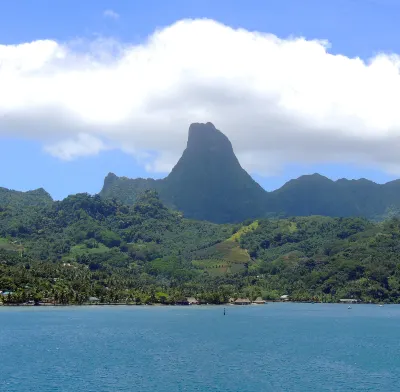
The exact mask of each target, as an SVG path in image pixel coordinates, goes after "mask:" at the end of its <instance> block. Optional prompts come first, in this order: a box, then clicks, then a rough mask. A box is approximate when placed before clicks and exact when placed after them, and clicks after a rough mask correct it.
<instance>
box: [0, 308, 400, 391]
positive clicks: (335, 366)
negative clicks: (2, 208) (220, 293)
mask: <svg viewBox="0 0 400 392" xmlns="http://www.w3.org/2000/svg"><path fill="white" fill-rule="evenodd" d="M226 311H227V314H226V316H223V308H222V307H151V306H149V307H94V306H92V307H65V308H61V307H60V308H43V307H42V308H6V307H3V308H0V358H1V364H0V391H1V392H3V391H4V392H28V391H29V392H47V391H52V392H55V391H74V392H80V391H85V392H86V391H88V392H92V391H93V392H106V391H107V392H108V391H137V392H141V391H146V392H161V391H162V392H174V391H201V392H206V391H207V392H208V391H210V392H211V391H224V392H239V391H240V392H258V391H260V392H261V391H262V392H265V391H274V392H275V391H304V392H305V391H307V392H308V391H397V390H399V388H400V386H399V385H400V381H399V376H400V306H397V305H391V306H389V305H386V306H385V307H378V306H372V305H371V306H369V305H354V306H353V308H352V309H351V310H348V309H347V306H345V305H325V304H268V305H265V306H263V305H261V306H244V307H235V306H228V307H226Z"/></svg>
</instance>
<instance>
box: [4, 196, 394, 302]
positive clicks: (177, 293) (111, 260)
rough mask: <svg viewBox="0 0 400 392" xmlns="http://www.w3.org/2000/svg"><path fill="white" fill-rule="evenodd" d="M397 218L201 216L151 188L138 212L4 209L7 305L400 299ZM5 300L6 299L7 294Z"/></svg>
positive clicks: (119, 208) (84, 200) (103, 202)
mask: <svg viewBox="0 0 400 392" xmlns="http://www.w3.org/2000/svg"><path fill="white" fill-rule="evenodd" d="M399 251H400V220H399V219H397V218H393V219H390V220H388V221H385V222H383V223H373V222H371V221H368V220H366V219H363V218H331V217H322V216H312V217H295V218H289V219H259V220H252V221H248V222H245V223H241V224H215V223H210V222H207V221H194V220H190V219H186V218H184V217H182V214H181V213H179V212H177V211H174V210H171V209H168V208H167V207H166V206H164V205H163V203H162V202H161V200H160V199H159V197H158V195H157V193H156V192H155V191H145V192H143V193H142V194H141V195H140V196H139V197H138V198H137V200H136V202H135V203H134V204H133V205H126V204H122V203H120V202H118V201H116V200H108V199H103V198H101V197H100V196H99V195H95V196H90V195H88V194H78V195H72V196H69V197H67V198H66V199H64V200H63V201H56V202H53V203H50V204H47V205H44V206H40V207H32V206H26V205H23V204H15V205H14V206H9V207H8V208H4V209H2V210H0V291H12V292H13V294H12V295H10V296H6V297H4V301H5V302H6V304H7V303H23V302H26V301H28V300H32V301H42V300H47V301H49V300H50V301H51V302H55V303H59V304H67V303H75V304H79V303H84V302H86V301H88V298H89V297H90V296H95V297H97V298H99V300H100V301H101V302H103V303H131V304H135V303H136V304H140V303H155V302H161V303H176V302H178V303H179V302H181V301H182V298H186V297H189V296H194V297H196V298H198V299H200V300H201V301H202V302H205V303H224V302H226V301H228V299H229V298H230V297H233V298H237V297H243V296H245V297H249V298H251V299H254V298H256V297H259V296H261V297H263V298H264V299H266V300H267V299H269V300H276V299H279V297H280V296H281V295H284V294H288V295H290V297H291V298H292V299H294V300H300V301H309V300H315V301H327V302H332V301H338V300H339V299H340V298H356V299H360V300H363V301H373V302H394V303H399V302H400V259H399V256H398V255H399ZM0 298H1V296H0Z"/></svg>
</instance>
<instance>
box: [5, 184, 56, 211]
mask: <svg viewBox="0 0 400 392" xmlns="http://www.w3.org/2000/svg"><path fill="white" fill-rule="evenodd" d="M52 201H53V199H52V198H51V196H50V195H49V194H48V193H47V192H46V191H45V190H44V189H43V188H39V189H35V190H33V191H28V192H20V191H14V190H11V189H7V188H2V187H0V207H3V208H4V207H7V206H25V207H34V206H45V205H48V204H50V203H52Z"/></svg>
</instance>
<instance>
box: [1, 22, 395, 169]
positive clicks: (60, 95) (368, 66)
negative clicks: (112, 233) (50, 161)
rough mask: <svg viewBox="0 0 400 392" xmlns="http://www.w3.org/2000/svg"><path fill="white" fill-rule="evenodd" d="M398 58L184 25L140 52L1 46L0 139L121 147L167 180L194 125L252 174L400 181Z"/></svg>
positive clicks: (74, 147) (67, 154) (104, 46)
mask: <svg viewBox="0 0 400 392" xmlns="http://www.w3.org/2000/svg"><path fill="white" fill-rule="evenodd" d="M399 69H400V57H399V56H398V55H393V54H391V55H387V54H380V55H378V56H376V57H373V58H371V59H370V60H368V61H363V60H361V59H359V58H348V57H346V56H342V55H333V54H330V53H329V44H328V43H327V42H326V41H323V40H320V41H319V40H306V39H304V38H301V37H292V38H287V39H281V38H278V37H276V36H274V35H271V34H266V33H261V32H250V31H246V30H244V29H233V28H231V27H228V26H225V25H222V24H220V23H217V22H215V21H213V20H206V19H203V20H182V21H179V22H177V23H175V24H173V25H171V26H169V27H166V28H163V29H160V30H157V31H155V32H154V33H153V34H152V35H151V36H150V37H148V39H147V40H146V41H145V42H143V43H142V44H140V45H129V44H121V43H118V42H114V41H104V40H103V41H96V42H94V43H90V44H87V45H83V46H80V48H79V49H77V47H76V45H72V44H70V43H67V44H65V43H58V42H54V41H50V40H48V41H35V42H31V43H26V44H21V45H15V46H12V45H3V46H1V45H0V137H1V136H15V137H25V138H31V139H32V138H34V139H37V140H40V141H42V142H43V145H44V146H46V147H45V149H46V151H48V152H49V153H51V154H52V155H54V156H57V157H59V158H61V159H75V158H78V157H79V156H83V155H93V154H97V153H99V152H101V151H102V150H104V149H107V148H117V149H121V150H122V151H125V152H127V153H130V154H132V155H134V156H135V157H136V158H137V159H138V161H139V162H140V163H141V164H143V166H144V167H146V169H147V170H149V171H162V172H164V171H167V170H169V169H170V168H171V167H172V166H173V165H174V164H175V163H176V161H177V159H178V158H179V156H180V154H181V153H182V151H183V149H184V147H185V143H186V138H187V130H188V126H189V124H190V123H191V122H207V121H211V122H213V123H214V124H215V125H216V127H217V128H219V129H220V130H221V131H223V132H224V133H225V134H226V135H227V136H228V137H229V138H230V139H231V141H232V143H233V146H234V150H235V152H236V153H237V155H238V157H239V159H240V160H241V163H242V165H243V166H244V167H245V168H246V169H247V170H249V171H250V172H252V173H258V174H261V175H270V174H277V173H278V172H279V170H280V169H281V168H282V167H283V165H285V164H289V163H303V164H304V163H313V164H318V163H322V162H324V163H326V162H329V163H334V162H340V163H356V164H361V165H370V166H372V165H374V166H376V167H380V168H381V169H383V170H386V171H388V172H391V173H397V174H400V154H399V153H398V151H399V150H400V110H399V108H398V106H399V104H400V75H399Z"/></svg>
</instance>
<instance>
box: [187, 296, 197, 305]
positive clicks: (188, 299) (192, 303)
mask: <svg viewBox="0 0 400 392" xmlns="http://www.w3.org/2000/svg"><path fill="white" fill-rule="evenodd" d="M187 301H188V303H189V305H198V304H199V301H197V299H196V298H194V297H189V298H187Z"/></svg>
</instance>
